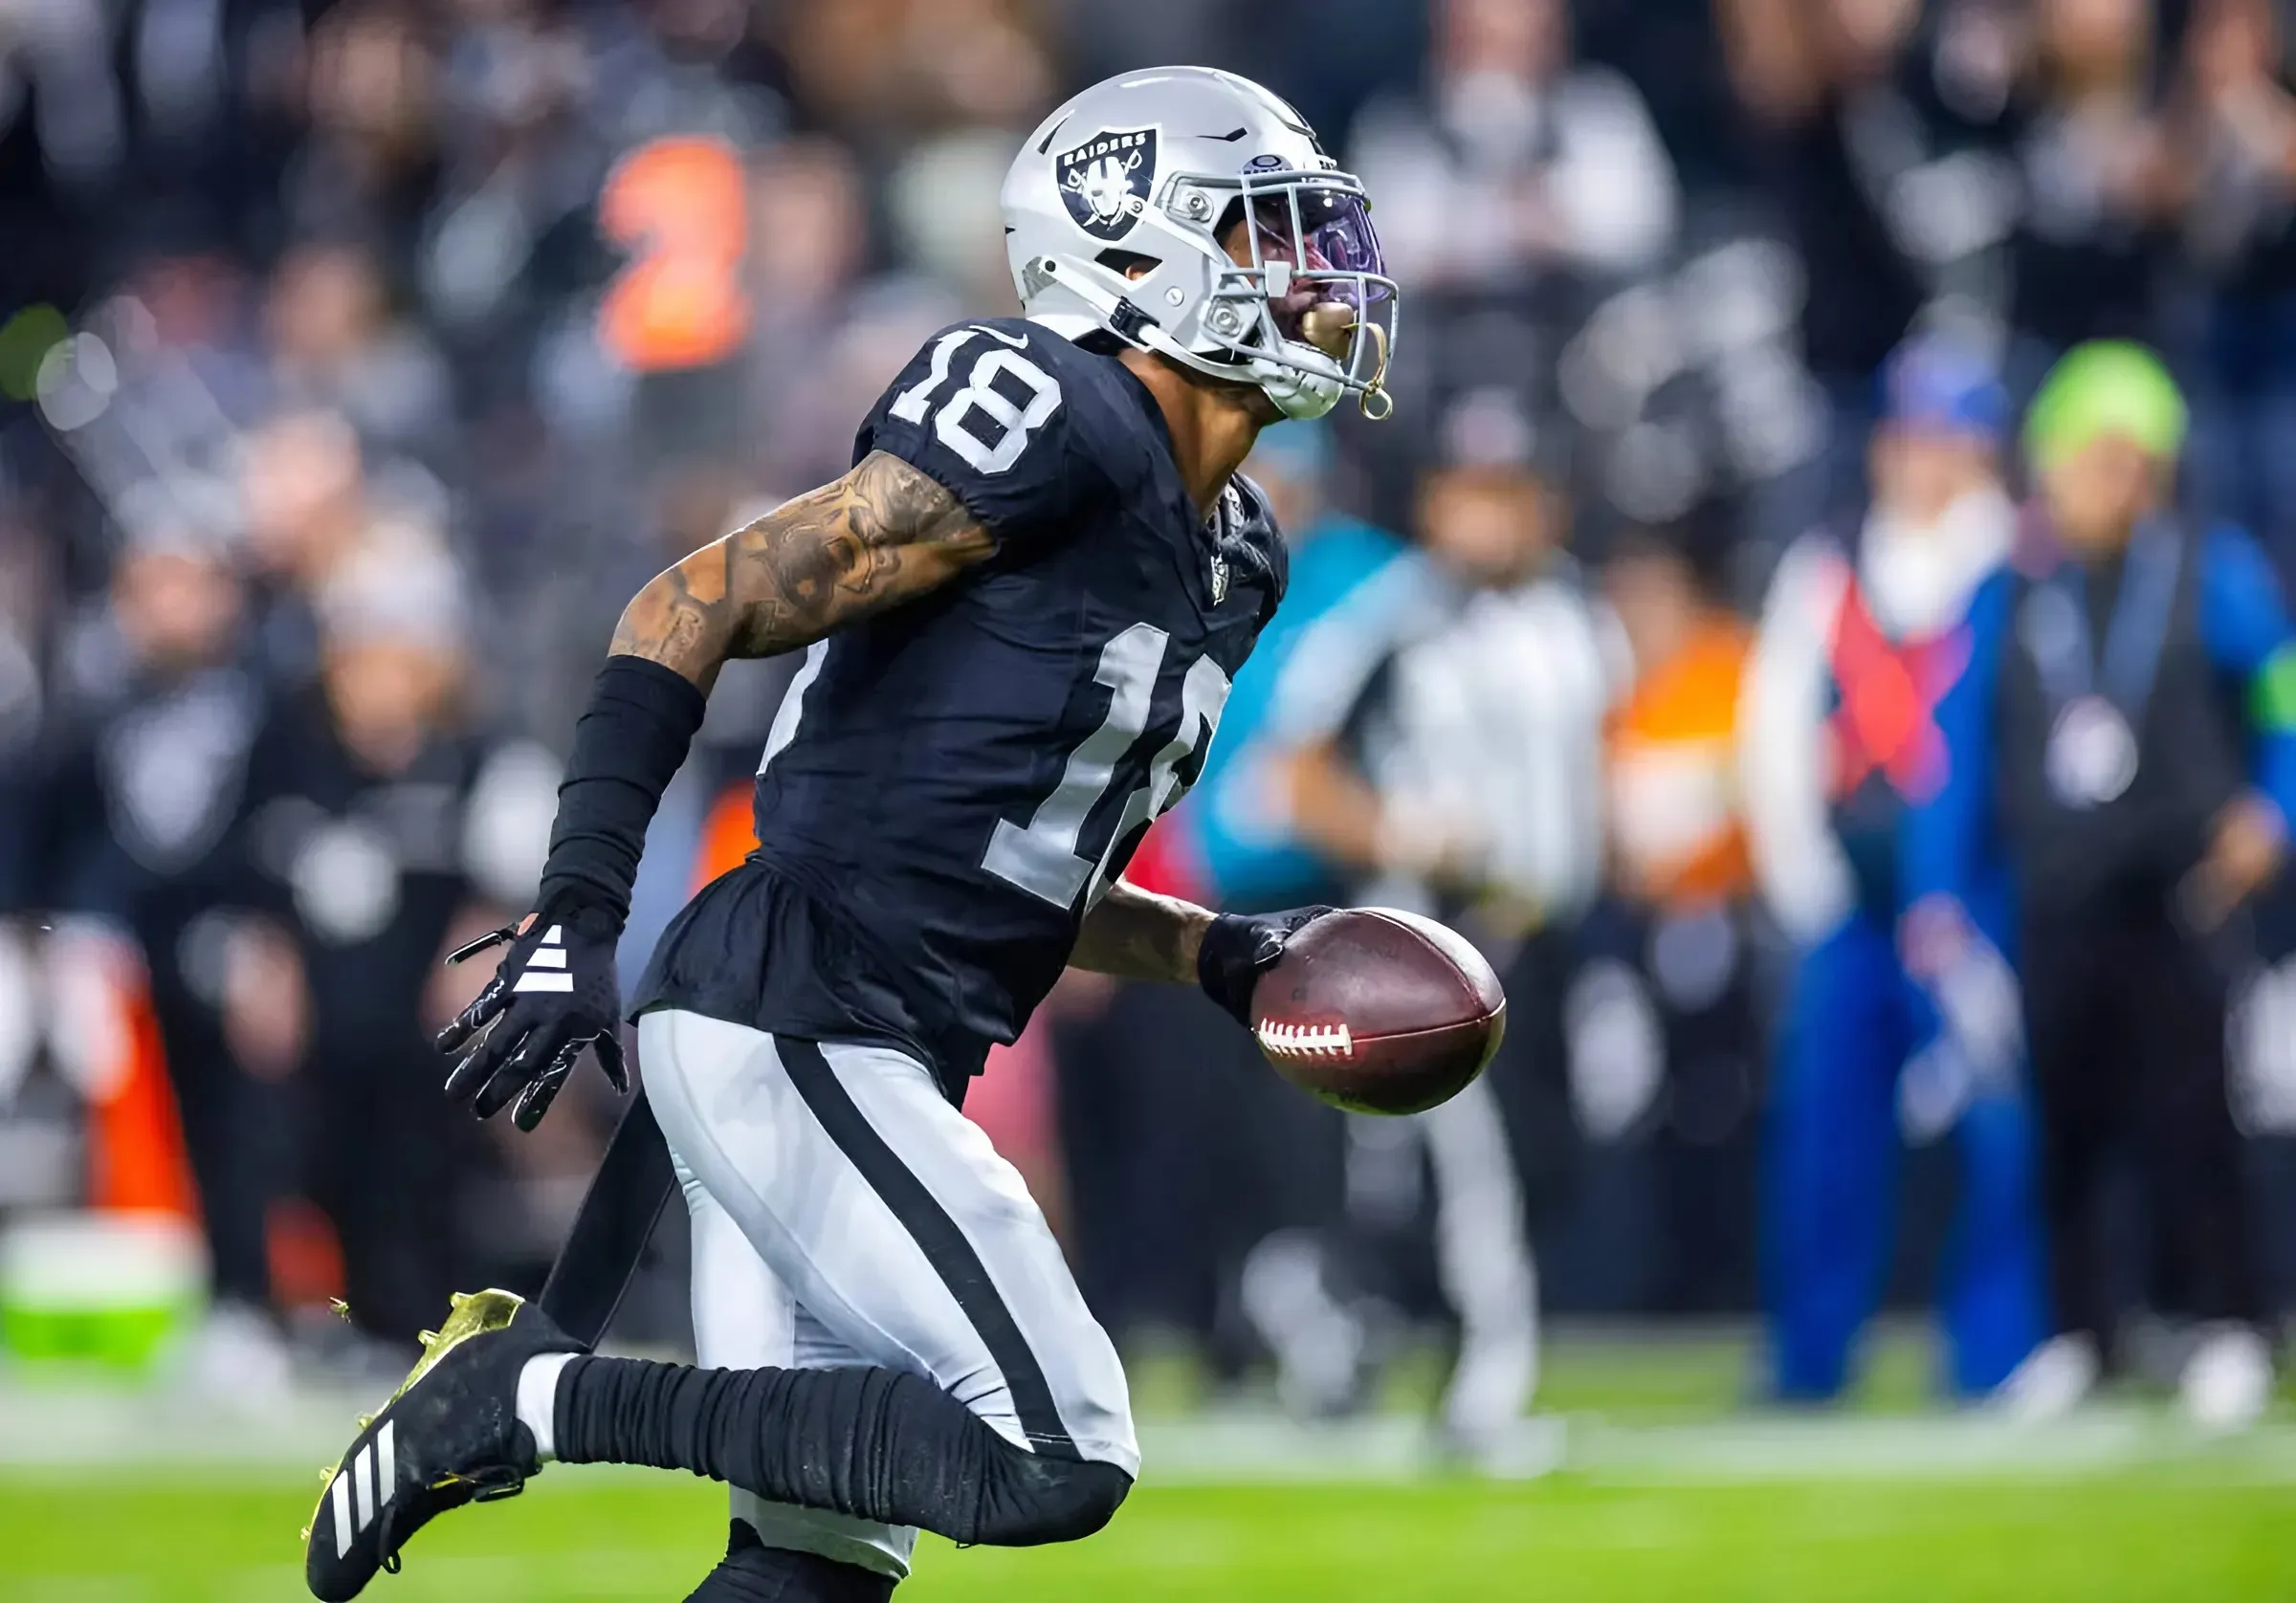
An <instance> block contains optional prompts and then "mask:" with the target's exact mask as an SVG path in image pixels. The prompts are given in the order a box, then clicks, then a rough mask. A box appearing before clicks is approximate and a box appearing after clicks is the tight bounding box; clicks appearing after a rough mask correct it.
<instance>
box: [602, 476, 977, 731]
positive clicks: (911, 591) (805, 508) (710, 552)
mask: <svg viewBox="0 0 2296 1603" xmlns="http://www.w3.org/2000/svg"><path fill="white" fill-rule="evenodd" d="M995 550H996V540H995V538H994V537H992V536H991V535H990V534H989V532H988V531H987V530H986V529H983V528H982V526H981V525H980V523H979V522H978V521H976V520H975V519H974V517H973V516H972V514H971V513H969V512H967V511H965V509H964V507H963V505H962V503H960V501H959V500H958V499H957V497H956V496H955V495H953V494H950V493H949V492H948V491H947V490H946V489H944V488H942V486H941V485H939V484H938V483H937V482H936V481H935V480H933V479H932V478H930V477H928V476H926V475H925V474H924V473H922V472H918V471H917V470H916V469H915V468H913V467H911V466H910V465H909V464H908V463H906V462H904V461H902V460H901V459H900V458H899V457H897V456H889V455H887V454H886V453H885V452H883V451H881V450H880V451H872V452H871V453H870V454H869V455H867V456H865V457H863V458H862V459H861V461H860V463H859V465H857V466H856V467H855V468H854V469H853V470H852V472H849V473H847V474H846V475H845V476H844V477H843V478H841V479H838V480H837V481H835V482H834V483H831V484H825V485H823V486H822V487H821V488H820V489H819V490H816V491H813V492H812V493H811V494H805V495H800V496H799V497H798V498H797V499H796V500H794V501H789V502H786V503H784V505H782V506H779V507H776V508H775V509H774V510H773V511H772V512H769V513H767V514H766V515H765V516H763V517H761V518H759V519H758V520H757V521H756V522H755V523H752V524H750V525H749V526H748V527H747V528H744V529H737V530H736V531H735V532H734V533H732V534H730V535H728V536H726V537H725V538H723V539H721V540H717V541H715V542H714V543H712V544H709V545H705V546H703V547H702V548H701V549H700V550H699V551H696V552H695V553H694V554H693V555H692V556H690V557H688V558H686V559H685V560H682V561H680V562H678V563H677V564H676V565H675V566H673V567H670V568H666V569H664V570H663V571H662V572H661V573H658V574H656V575H655V576H654V577H653V578H652V579H651V580H650V581H649V582H647V585H646V587H645V588H644V589H642V590H640V591H639V592H638V593H637V595H636V596H635V597H634V598H633V599H632V600H631V602H630V604H629V606H628V607H626V608H624V609H623V613H622V622H621V624H620V625H619V626H617V627H616V628H615V630H614V640H613V645H612V646H611V647H609V648H608V650H609V652H610V654H612V655H615V656H634V657H646V658H649V659H651V661H654V662H657V663H660V664H661V665H662V666H663V667H665V668H668V669H671V670H674V671H675V672H677V673H680V674H682V675H684V676H685V677H686V678H687V679H690V680H692V681H693V682H694V683H695V685H698V686H699V687H700V688H701V689H702V690H704V691H707V690H708V689H709V688H710V686H711V685H712V684H714V683H715V682H716V680H717V670H718V669H719V668H721V667H723V666H724V665H725V664H726V663H728V662H730V661H732V660H733V659H735V658H737V657H770V656H773V655H775V654H776V653H778V652H782V651H787V650H791V649H793V648H797V647H800V646H809V645H811V644H812V643H813V642H814V641H816V640H819V639H820V638H821V637H822V636H823V635H826V634H828V633H831V632H833V631H834V630H836V629H838V628H840V627H842V626H845V625H847V624H850V623H851V622H853V621H854V620H855V619H858V618H867V617H869V616H871V615H872V614H873V613H878V612H882V611H884V610H885V609H886V608H888V607H892V606H897V605H899V604H901V603H903V602H906V601H911V600H914V599H915V598H916V597H918V596H921V595H924V594H926V593H927V592H928V591H931V590H935V589H938V588H939V587H940V586H941V585H943V584H945V583H947V582H949V581H950V580H951V579H953V578H955V577H956V576H957V575H958V574H960V573H961V572H963V571H964V570H965V569H966V568H968V567H971V566H972V565H973V564H974V563H976V562H979V561H982V560H985V559H986V558H988V557H989V556H991V555H992V554H993V553H994V552H995Z"/></svg>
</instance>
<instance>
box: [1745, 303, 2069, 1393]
mask: <svg viewBox="0 0 2296 1603" xmlns="http://www.w3.org/2000/svg"><path fill="white" fill-rule="evenodd" d="M1884 391H1885V395H1884V410H1885V421H1884V422H1883V424H1882V426H1881V427H1880V428H1877V429H1876V431H1875V433H1874V438H1873V443H1872V448H1871V474H1872V479H1873V485H1874V498H1873V504H1872V506H1871V508H1870V509H1869V510H1868V511H1867V513H1866V515H1865V519H1864V521H1863V523H1862V525H1861V526H1859V527H1858V528H1857V529H1856V530H1855V531H1853V532H1852V533H1850V534H1849V535H1847V536H1845V537H1841V538H1837V537H1832V536H1828V535H1823V534H1814V535H1811V536H1808V537H1805V538H1803V539H1801V540H1800V541H1799V542H1798V543H1797V544H1796V545H1795V546H1794V547H1793V548H1792V549H1791V550H1789V551H1788V553H1787V555H1786V559H1785V560H1784V562H1783V563H1782V564H1781V565H1780V566H1779V569H1778V572H1777V579H1776V581H1775V582H1774V583H1773V584H1772V587H1771V592H1770V599H1769V604H1768V605H1767V606H1766V607H1765V609H1764V611H1763V615H1762V624H1761V633H1760V638H1759V642H1758V645H1757V647H1756V648H1755V656H1754V660H1753V663H1752V665H1751V667H1750V670H1749V672H1748V675H1747V691H1746V696H1747V699H1746V704H1745V709H1744V713H1743V720H1744V725H1745V739H1744V751H1743V769H1742V771H1743V773H1744V776H1745V780H1744V782H1745V790H1746V798H1747V823H1748V830H1749V838H1750V840H1751V842H1752V844H1753V847H1754V861H1755V867H1756V870H1757V872H1758V874H1759V877H1760V882H1761V887H1762V890H1763V893H1764V896H1765V898H1766V899H1767V901H1768V903H1769V907H1770V911H1771V912H1772V913H1773V915H1774V916H1775V917H1776V918H1777V922H1778V924H1779V925H1780V926H1781V927H1782V928H1783V929H1784V930H1785V932H1786V933H1787V935H1788V936H1789V937H1790V939H1791V940H1792V942H1793V944H1794V948H1795V954H1796V962H1795V970H1794V974H1793V977H1792V978H1791V981H1790V983H1789V991H1788V995H1787V998H1786V1000H1785V1009H1784V1016H1783V1018H1782V1019H1781V1020H1780V1021H1779V1022H1778V1027H1777V1040H1778V1049H1777V1050H1778V1056H1777V1069H1776V1076H1775V1080H1774V1084H1773V1087H1772V1092H1771V1108H1770V1131H1769V1152H1768V1157H1767V1164H1768V1173H1767V1175H1766V1179H1765V1184H1764V1188H1763V1197H1762V1212H1763V1218H1764V1226H1763V1241H1764V1256H1765V1281H1766V1284H1765V1287H1764V1292H1765V1296H1764V1301H1765V1303H1766V1305H1767V1307H1768V1308H1769V1311H1770V1320H1771V1331H1770V1339H1771V1363H1772V1372H1771V1375H1770V1384H1771V1386H1772V1387H1773V1388H1774V1390H1775V1392H1776V1394H1777V1395H1779V1396H1781V1397H1787V1398H1796V1399H1801V1400H1825V1399H1831V1398H1833V1397H1836V1396H1838V1395H1840V1394H1841V1392H1842V1390H1843V1387H1844V1386H1845V1385H1846V1384H1847V1383H1848V1380H1849V1378H1850V1375H1849V1364H1850V1359H1851V1355H1852V1349H1853V1345H1854V1343H1855V1341H1856V1338H1857V1335H1858V1332H1859V1329H1861V1328H1862V1326H1863V1325H1864V1324H1865V1319H1866V1318H1867V1316H1868V1315H1869V1314H1870V1313H1871V1312H1872V1310H1873V1307H1874V1305H1875V1302H1876V1300H1877V1299H1878V1298H1879V1297H1880V1295H1881V1293H1882V1288H1883V1286H1884V1285H1885V1283H1886V1279H1887V1265H1888V1261H1889V1256H1890V1254H1889V1244H1890V1237H1891V1234H1892V1231H1891V1224H1890V1220H1891V1217H1892V1208H1891V1201H1890V1198H1891V1192H1892V1189H1893V1182H1894V1179H1895V1175H1896V1169H1897V1165H1896V1162H1895V1158H1896V1153H1897V1150H1898V1145H1899V1131H1900V1128H1901V1127H1902V1128H1903V1129H1904V1131H1905V1132H1906V1133H1907V1134H1908V1135H1910V1136H1914V1137H1917V1138H1924V1139H1926V1138H1930V1137H1933V1136H1935V1135H1936V1134H1938V1133H1940V1132H1942V1131H1945V1130H1947V1129H1949V1128H1950V1129H1952V1130H1954V1131H1955V1138H1956V1141H1957V1144H1958V1147H1959V1150H1960V1155H1961V1201H1960V1216H1961V1217H1960V1223H1959V1224H1958V1226H1957V1227H1956V1229H1955V1230H1954V1243H1953V1246H1952V1248H1951V1252H1952V1259H1951V1261H1950V1262H1949V1263H1947V1264H1946V1266H1945V1269H1944V1281H1945V1289H1944V1291H1943V1293H1942V1299H1941V1300H1942V1306H1943V1312H1944V1319H1945V1326H1946V1329H1947V1333H1948V1336H1949V1338H1950V1339H1951V1341H1952V1344H1953V1352H1952V1369H1951V1378H1952V1383H1953V1386H1954V1390H1955V1391H1956V1392H1958V1393H1959V1394H1962V1395H1964V1396H1979V1395H1982V1394H1986V1393H1988V1392H1990V1391H1992V1390H1993V1389H1994V1388H1996V1387H1998V1386H1999V1385H2000V1384H2001V1383H2002V1382H2003V1381H2004V1380H2005V1379H2006V1378H2007V1377H2008V1376H2009V1374H2010V1372H2011V1371H2012V1370H2013V1369H2014V1368H2015V1367H2016V1365H2017V1364H2018V1363H2019V1361H2020V1360H2021V1359H2023V1358H2024V1356H2025V1355H2026V1353H2027V1352H2028V1351H2029V1350H2031V1349H2032V1347H2033V1345H2034V1343H2035V1342H2036V1341H2038V1340H2039V1338H2040V1335H2041V1329H2040V1326H2041V1312H2040V1307H2039V1299H2040V1276H2041V1267H2040V1253H2041V1247H2040V1242H2039V1241H2038V1240H2037V1234H2038V1233H2037V1231H2036V1229H2035V1225H2034V1221H2033V1219H2032V1218H2031V1204H2030V1200H2029V1193H2030V1189H2031V1188H2030V1173H2031V1161H2032V1160H2031V1153H2030V1147H2031V1136H2030V1132H2029V1122H2028V1114H2027V1111H2026V1109H2025V1106H2024V1099H2023V1096H2022V1094H2021V1093H2020V1090H2019V1088H2018V1087H2017V1077H2018V1074H2019V1071H2020V1062H2019V1059H2018V1052H2017V1043H2016V1039H2015V1037H2016V1033H2017V1032H2016V1030H2015V1027H2014V1021H2013V1018H2012V1017H2011V1016H2012V1015H2013V1013H2014V1009H2015V1005H2016V1002H2015V992H2014V989H2013V984H2014V982H2013V981H2012V980H2011V978H2010V977H2009V975H2008V972H2007V969H2006V966H2005V962H2004V957H2003V955H2004V954H2008V953H2013V952H2014V951H2015V949H2016V947H2015V941H2014V940H2013V938H2012V932H2011V930H2010V929H2009V912H2010V903H2009V886H2008V884H2007V880H2006V876H2005V875H2004V874H2003V872H2002V871H2001V869H2000V866H1999V864H1998V861H1996V860H1995V859H1993V858H1991V857H1984V856H1979V857H1975V858H1973V861H1972V864H1971V867H1970V871H1969V877H1968V879H1967V881H1966V882H1965V883H1963V884H1962V887H1961V889H1962V894H1963V903H1962V905H1963V906H1964V907H1965V908H1966V909H1967V917H1968V920H1969V924H1970V929H1971V935H1970V938H1969V940H1968V942H1967V951H1966V953H1965V954H1964V955H1963V957H1962V959H1961V961H1960V966H1959V968H1958V969H1957V971H1956V975H1955V980H1954V991H1953V993H1952V995H1953V998H1954V1000H1949V1001H1948V1003H1947V1004H1946V1006H1945V1009H1944V1011H1945V1012H1946V1014H1947V1016H1948V1017H1947V1021H1946V1023H1945V1025H1944V1027H1942V1028H1941V1027H1940V1022H1939V1020H1938V1018H1937V1016H1936V1014H1935V1013H1934V1012H1933V1011H1932V1005H1931V1003H1930V1001H1929V1000H1928V999H1926V998H1925V997H1924V996H1923V995H1922V994H1921V993H1920V992H1919V991H1918V990H1917V989H1916V987H1915V986H1914V985H1913V984H1912V983H1911V982H1910V980H1909V979H1908V978H1907V977H1906V974H1905V972H1904V971H1903V969H1901V967H1900V964H1899V957H1898V953H1897V948H1896V941H1897V928H1898V922H1899V917H1900V914H1901V912H1902V911H1903V910H1904V909H1905V907H1906V906H1907V901H1908V894H1909V892H1908V888H1907V884H1906V880H1907V876H1908V872H1909V869H1908V867H1907V865H1908V864H1909V863H1912V862H1915V861H1916V860H1915V859H1914V858H1912V856H1911V855H1910V854H1911V853H1912V852H1914V851H1915V850H1916V849H1917V846H1916V845H1915V842H1916V841H1917V839H1918V837H1916V836H1914V835H1912V834H1910V827H1909V825H1908V823H1907V822H1906V815H1907V812H1908V810H1909V808H1910V807H1919V806H1921V805H1922V804H1924V803H1926V802H1930V801H1931V800H1932V798H1933V797H1935V796H1938V795H1942V794H1946V793H1947V787H1960V786H1966V785H1972V784H1976V783H1977V782H1978V781H1977V780H1976V779H1975V778H1974V777H1973V772H1974V770H1976V769H1977V768H1979V767H1981V762H1979V761H1978V760H1977V759H1974V758H1969V757H1967V756H1966V754H1963V753H1961V752H1959V751H1951V752H1949V751H1948V750H1947V749H1945V747H1944V745H1943V742H1942V741H1941V739H1940V736H1939V735H1938V732H1937V727H1936V724H1935V722H1934V720H1935V719H1936V717H1937V716H1938V714H1937V711H1936V709H1937V708H1938V706H1939V702H1940V698H1941V697H1944V696H1947V695H1951V694H1957V693H1969V692H1967V691H1966V690H1963V689H1958V688H1957V687H1965V686H1967V685H1970V684H1972V683H1974V682H1976V680H1978V679H1981V678H1982V677H1983V675H1982V674H1980V673H1978V672H1977V671H1976V670H1973V669H1971V668H1970V666H1969V665H1970V661H1971V652H1972V650H1973V647H1972V645H1971V641H1970V637H1969V632H1968V629H1967V628H1966V627H1965V626H1963V622H1962V620H1963V616H1964V613H1965V611H1966V609H1967V607H1968V605H1969V602H1970V597H1971V596H1972V595H1973V594H1974V593H1976V590H1977V587H1978V586H1979V585H1981V584H1983V583H1985V582H1987V581H1988V579H1989V578H1991V577H1992V576H1995V575H1997V574H1998V573H1999V571H2000V570H2001V567H2002V564H2003V563H2004V561H2005V560H2006V559H2007V558H2008V555H2009V549H2010V541H2011V537H2012V534H2013V532H2014V529H2015V522H2016V514H2015V512H2014V510H2013V508H2012V506H2011V504H2010V501H2009V498H2008V495H2007V494H2006V492H2005V491H2004V490H2003V489H2002V486H2001V481H2000V464H1999V460H1998V450H1999V440H2000V436H2001V433H2002V431H2003V428H2004V427H2005V424H2006V421H2007V411H2008V403H2007V397H2006V396H2005V394H2004V393H2003V392H2002V389H2001V386H2000V385H1999V384H1998V381H1997V380H1996V379H1995V378H1994V376H1993V373H1992V371H1991V369H1990V367H1989V366H1988V365H1987V364H1986V363H1984V362H1981V361H1979V360H1978V359H1976V358H1975V357H1974V356H1972V355H1971V354H1970V353H1969V352H1967V351H1966V350H1964V349H1962V348H1959V347H1957V346H1954V345H1953V344H1950V343H1946V342H1942V341H1937V340H1930V341H1924V342H1917V343H1914V344H1911V345H1909V346H1908V347H1907V348H1906V349H1905V350H1903V351H1902V352H1900V353H1899V354H1898V356H1897V357H1896V358H1895V359H1893V361H1892V362H1891V363H1890V366H1889V369H1888V379H1887V382H1886V384H1885V385H1884ZM1954 793H1955V794H1961V792H1959V791H1955V792H1954Z"/></svg>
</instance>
